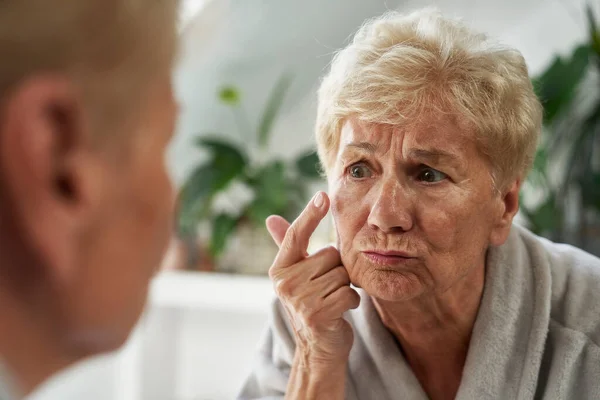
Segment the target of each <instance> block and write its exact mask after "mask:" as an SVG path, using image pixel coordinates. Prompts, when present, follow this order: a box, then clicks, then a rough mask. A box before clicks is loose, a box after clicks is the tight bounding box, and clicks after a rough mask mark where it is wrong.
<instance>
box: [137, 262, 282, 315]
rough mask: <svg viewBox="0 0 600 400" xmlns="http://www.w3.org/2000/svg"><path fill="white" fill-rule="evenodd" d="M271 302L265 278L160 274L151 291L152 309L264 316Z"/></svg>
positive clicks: (205, 274) (271, 291) (199, 273)
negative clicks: (230, 312) (198, 310)
mask: <svg viewBox="0 0 600 400" xmlns="http://www.w3.org/2000/svg"><path fill="white" fill-rule="evenodd" d="M273 298H274V291H273V285H272V283H271V281H270V280H269V278H268V277H266V276H264V277H263V276H244V275H233V274H219V273H214V272H210V273H209V272H191V271H163V272H161V273H160V274H159V275H157V276H156V278H154V281H153V282H152V285H151V287H150V299H149V302H150V305H151V306H152V307H174V308H181V309H194V308H203V309H211V310H220V311H237V312H259V313H266V312H268V310H269V307H270V305H271V303H272V301H273Z"/></svg>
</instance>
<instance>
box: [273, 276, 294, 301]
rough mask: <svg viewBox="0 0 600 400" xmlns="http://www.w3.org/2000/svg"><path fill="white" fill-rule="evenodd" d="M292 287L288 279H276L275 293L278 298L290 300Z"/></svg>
mask: <svg viewBox="0 0 600 400" xmlns="http://www.w3.org/2000/svg"><path fill="white" fill-rule="evenodd" d="M293 291H294V285H293V283H292V282H291V281H290V280H289V279H278V280H276V282H275V293H277V296H278V297H280V298H285V299H287V298H290V297H292V296H293Z"/></svg>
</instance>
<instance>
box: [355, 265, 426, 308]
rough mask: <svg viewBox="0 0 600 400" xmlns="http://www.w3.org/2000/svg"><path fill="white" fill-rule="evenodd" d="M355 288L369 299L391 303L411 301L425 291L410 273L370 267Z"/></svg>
mask: <svg viewBox="0 0 600 400" xmlns="http://www.w3.org/2000/svg"><path fill="white" fill-rule="evenodd" d="M356 286H359V287H361V288H362V289H363V290H364V291H365V292H366V293H367V294H368V295H369V296H371V297H375V298H377V299H380V300H384V301H393V302H399V301H408V300H411V299H413V298H415V297H418V296H420V295H421V294H422V293H423V292H424V289H425V288H424V286H423V284H422V282H421V280H420V279H419V277H418V276H417V275H415V274H414V273H412V272H409V271H398V270H393V269H385V268H378V267H370V268H369V269H368V271H366V272H364V273H363V274H361V279H360V281H359V282H357V283H356Z"/></svg>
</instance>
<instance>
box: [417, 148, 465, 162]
mask: <svg viewBox="0 0 600 400" xmlns="http://www.w3.org/2000/svg"><path fill="white" fill-rule="evenodd" d="M408 157H409V158H416V159H419V160H428V161H430V162H433V163H440V162H448V163H453V164H458V163H460V158H459V157H458V156H456V155H455V154H453V153H449V152H446V151H443V150H439V149H432V150H425V149H411V150H409V152H408Z"/></svg>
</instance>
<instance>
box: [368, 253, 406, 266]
mask: <svg viewBox="0 0 600 400" xmlns="http://www.w3.org/2000/svg"><path fill="white" fill-rule="evenodd" d="M362 253H363V255H364V256H365V257H366V258H367V259H368V260H369V261H371V262H372V263H374V264H378V265H383V266H392V265H399V264H404V263H406V262H409V261H411V260H414V259H415V257H413V256H411V255H410V254H408V253H405V252H403V251H389V250H367V251H363V252H362Z"/></svg>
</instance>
